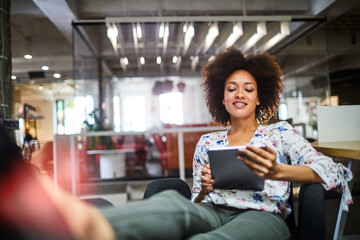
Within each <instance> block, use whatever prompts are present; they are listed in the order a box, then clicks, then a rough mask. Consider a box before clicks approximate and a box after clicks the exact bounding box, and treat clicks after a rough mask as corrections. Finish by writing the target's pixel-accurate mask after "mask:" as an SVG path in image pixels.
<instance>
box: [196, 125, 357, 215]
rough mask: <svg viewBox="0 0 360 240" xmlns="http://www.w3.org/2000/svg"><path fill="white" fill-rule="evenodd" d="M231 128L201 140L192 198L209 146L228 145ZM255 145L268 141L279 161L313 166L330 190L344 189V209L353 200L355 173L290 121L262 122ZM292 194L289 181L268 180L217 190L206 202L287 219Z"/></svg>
mask: <svg viewBox="0 0 360 240" xmlns="http://www.w3.org/2000/svg"><path fill="white" fill-rule="evenodd" d="M227 133H228V132H227V131H220V132H213V133H208V134H204V135H203V136H201V138H200V140H199V141H198V143H197V145H196V149H195V153H194V160H193V188H192V198H191V199H192V201H194V199H195V198H196V196H197V195H198V193H199V192H200V188H201V170H202V168H203V167H204V166H205V165H206V164H208V163H209V157H208V154H207V151H208V149H209V148H214V147H216V148H219V147H228V146H229V141H228V139H227ZM250 143H251V144H254V145H261V144H265V145H267V146H269V147H271V148H273V149H274V150H276V151H277V162H278V163H284V164H292V165H306V166H309V167H310V168H312V169H313V170H314V171H315V172H316V173H317V174H318V175H319V176H320V177H321V178H322V179H323V181H324V184H323V186H324V188H325V189H326V190H329V189H333V188H336V187H338V186H340V188H341V190H342V191H343V193H344V195H343V199H342V204H343V209H345V210H347V209H348V207H347V205H348V204H350V203H352V198H351V193H350V191H349V189H348V181H350V180H351V178H352V173H351V171H349V170H348V169H347V168H345V167H344V166H343V165H342V164H340V163H334V162H333V160H332V159H331V158H329V157H326V156H324V155H323V154H322V153H320V152H317V151H316V150H315V149H314V148H313V147H312V146H311V144H310V143H309V142H308V141H307V140H305V139H304V138H303V137H301V136H300V135H299V134H298V133H297V132H296V130H295V129H294V128H293V127H292V126H291V125H290V124H288V123H287V122H285V121H281V122H278V123H275V124H271V125H266V126H263V125H259V127H258V128H257V130H256V131H255V134H254V136H253V137H252V139H251V142H250ZM289 195H290V183H289V182H286V181H275V180H268V179H267V180H265V185H264V190H262V191H251V190H237V189H234V190H224V189H214V190H213V191H212V192H210V193H209V194H208V195H206V196H205V199H204V200H203V201H202V202H204V203H213V204H219V205H226V206H231V207H236V208H240V209H249V208H251V209H256V210H262V211H269V212H273V213H276V214H281V215H282V216H283V217H284V218H285V217H286V216H288V215H289V214H290V212H291V208H290V205H289V204H288V202H287V200H288V198H289Z"/></svg>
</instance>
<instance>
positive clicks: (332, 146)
mask: <svg viewBox="0 0 360 240" xmlns="http://www.w3.org/2000/svg"><path fill="white" fill-rule="evenodd" d="M312 146H313V147H314V148H315V149H316V150H317V151H319V152H321V153H323V154H325V155H329V156H334V157H341V158H347V159H349V163H348V168H349V169H350V170H351V168H353V169H354V166H352V165H353V160H356V161H359V160H360V141H340V142H321V143H318V142H315V143H312ZM354 164H356V162H354ZM353 173H354V172H353ZM353 183H354V181H351V182H350V183H349V189H350V191H351V190H352V187H353ZM346 216H347V212H345V211H343V209H342V207H341V204H340V208H339V213H338V217H337V220H336V226H335V231H334V238H333V239H336V240H337V239H358V238H359V236H344V228H345V222H346Z"/></svg>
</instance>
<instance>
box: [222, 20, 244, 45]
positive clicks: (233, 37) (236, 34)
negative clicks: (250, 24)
mask: <svg viewBox="0 0 360 240" xmlns="http://www.w3.org/2000/svg"><path fill="white" fill-rule="evenodd" d="M242 35H243V28H242V23H241V22H238V23H236V24H234V26H233V31H232V33H231V34H230V36H229V37H228V38H227V40H226V42H225V48H228V47H231V46H232V45H234V43H235V42H236V41H237V40H238V39H239V38H240V37H241V36H242Z"/></svg>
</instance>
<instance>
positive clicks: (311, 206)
mask: <svg viewBox="0 0 360 240" xmlns="http://www.w3.org/2000/svg"><path fill="white" fill-rule="evenodd" d="M167 189H173V190H177V191H178V192H179V193H180V194H182V195H183V196H185V197H186V198H188V199H190V197H191V191H190V188H189V186H188V184H187V183H186V182H185V181H183V180H181V179H178V178H166V179H158V180H154V181H152V182H150V183H149V184H148V186H147V187H146V189H145V193H144V199H146V198H149V197H151V196H152V195H154V194H156V193H159V192H161V191H164V190H167ZM324 193H325V189H324V188H323V186H322V185H321V184H319V183H314V184H302V185H301V187H300V193H299V205H298V211H297V212H298V217H297V220H298V221H297V224H296V223H295V213H294V212H295V211H292V212H291V214H290V215H289V216H288V217H287V218H286V220H285V221H286V224H287V225H288V227H289V229H290V232H291V234H292V239H301V240H302V239H306V240H309V239H310V240H311V239H316V240H319V239H325V198H324ZM289 203H290V206H291V208H292V209H293V210H295V208H294V200H293V193H292V191H291V194H290V198H289Z"/></svg>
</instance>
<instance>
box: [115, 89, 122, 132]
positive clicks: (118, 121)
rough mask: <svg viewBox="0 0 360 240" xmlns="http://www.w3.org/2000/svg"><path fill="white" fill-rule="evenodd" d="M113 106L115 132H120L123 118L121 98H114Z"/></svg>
mask: <svg viewBox="0 0 360 240" xmlns="http://www.w3.org/2000/svg"><path fill="white" fill-rule="evenodd" d="M113 106H114V111H113V112H114V131H115V132H120V127H121V117H120V98H119V97H118V96H115V97H114V98H113Z"/></svg>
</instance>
